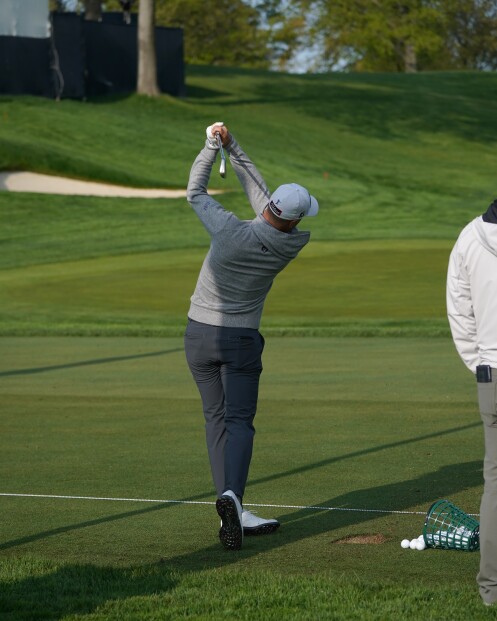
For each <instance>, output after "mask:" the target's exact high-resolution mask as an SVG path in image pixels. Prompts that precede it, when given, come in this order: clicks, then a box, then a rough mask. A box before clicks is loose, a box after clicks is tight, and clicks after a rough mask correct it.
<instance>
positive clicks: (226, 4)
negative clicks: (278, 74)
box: [157, 0, 270, 68]
mask: <svg viewBox="0 0 497 621" xmlns="http://www.w3.org/2000/svg"><path fill="white" fill-rule="evenodd" d="M157 23H158V24H161V25H163V26H175V27H180V28H183V29H184V42H185V60H186V61H187V62H188V63H191V64H208V65H216V66H223V65H225V66H226V65H232V66H239V67H260V68H268V67H269V65H270V50H269V46H268V42H269V32H268V31H267V30H264V29H262V28H261V27H260V14H259V12H258V11H257V9H256V8H254V7H252V6H249V5H248V4H247V3H245V2H242V0H157Z"/></svg>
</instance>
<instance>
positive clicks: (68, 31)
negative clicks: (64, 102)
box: [51, 13, 86, 99]
mask: <svg viewBox="0 0 497 621" xmlns="http://www.w3.org/2000/svg"><path fill="white" fill-rule="evenodd" d="M52 25H53V39H52V46H51V57H52V62H51V69H52V83H53V96H55V97H65V98H70V99H83V98H84V97H86V86H85V81H86V60H85V40H84V37H83V22H82V21H81V18H80V17H79V15H76V13H70V14H67V15H66V14H65V13H52Z"/></svg>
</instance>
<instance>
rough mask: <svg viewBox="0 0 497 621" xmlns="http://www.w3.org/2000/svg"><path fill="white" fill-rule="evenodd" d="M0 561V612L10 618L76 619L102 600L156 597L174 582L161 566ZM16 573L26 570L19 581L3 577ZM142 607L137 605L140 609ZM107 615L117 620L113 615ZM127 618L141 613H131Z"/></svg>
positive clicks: (112, 602) (114, 601)
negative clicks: (27, 574) (2, 576)
mask: <svg viewBox="0 0 497 621" xmlns="http://www.w3.org/2000/svg"><path fill="white" fill-rule="evenodd" d="M2 564H3V565H4V567H2V566H1V565H0V571H2V570H3V571H2V573H3V574H4V575H5V574H7V579H6V580H5V581H4V580H1V581H0V611H1V612H0V616H1V618H2V619H12V620H15V621H28V620H29V621H35V620H38V619H40V620H41V619H51V620H56V619H63V618H66V617H67V615H77V616H78V618H79V615H84V614H90V613H92V612H94V611H95V610H96V609H97V608H98V607H100V606H104V605H105V604H107V605H110V606H111V607H113V606H114V605H117V606H119V604H120V603H121V602H125V601H126V600H128V598H132V597H137V596H147V595H150V596H152V595H155V596H157V595H159V596H160V595H162V594H165V593H167V592H169V591H171V590H172V589H173V588H174V587H175V586H176V584H177V581H178V579H177V576H176V577H175V576H174V575H173V574H172V571H171V569H170V568H168V567H166V566H164V565H162V564H154V565H145V566H141V567H129V568H115V567H97V566H95V565H57V564H56V563H48V562H44V561H37V560H36V559H25V560H23V561H21V562H19V561H15V560H8V561H5V562H4V563H2ZM20 572H31V576H30V577H28V578H22V579H20V580H19V579H18V580H15V579H12V577H10V576H9V574H10V573H12V574H13V575H17V576H18V575H19V573H20ZM142 605H143V603H139V604H138V606H139V607H140V608H141V606H142ZM114 612H115V610H114ZM128 612H129V611H128ZM136 612H138V611H136ZM103 614H104V616H105V613H103ZM99 618H101V617H99ZM105 618H106V617H105ZM113 618H120V617H119V613H118V615H117V616H114V617H113ZM126 618H129V617H126ZM133 618H137V619H138V618H142V617H141V616H140V615H138V614H137V616H136V617H133Z"/></svg>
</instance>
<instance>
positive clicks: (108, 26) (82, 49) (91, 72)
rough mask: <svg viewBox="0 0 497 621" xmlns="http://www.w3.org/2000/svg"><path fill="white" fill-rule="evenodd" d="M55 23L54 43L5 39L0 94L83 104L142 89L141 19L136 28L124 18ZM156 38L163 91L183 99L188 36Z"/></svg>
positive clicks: (164, 31)
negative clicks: (73, 100)
mask: <svg viewBox="0 0 497 621" xmlns="http://www.w3.org/2000/svg"><path fill="white" fill-rule="evenodd" d="M0 1H1V0H0ZM51 19H52V26H53V28H52V37H51V38H48V39H28V38H22V37H0V93H10V94H31V95H43V96H46V97H62V98H76V99H80V98H84V97H87V96H93V95H102V94H114V93H127V92H133V91H135V90H136V84H137V68H138V43H137V35H138V33H137V20H136V16H134V17H133V19H132V20H131V23H130V24H126V23H125V22H124V20H123V17H122V14H121V13H110V14H105V13H104V14H103V19H102V21H101V22H92V21H85V20H84V19H83V18H82V17H81V16H80V15H77V14H76V13H52V16H51ZM155 39H156V41H155V48H156V55H157V81H158V84H159V88H160V90H161V92H163V93H168V94H170V95H173V96H183V95H184V94H185V70H184V61H183V31H182V29H180V28H156V30H155Z"/></svg>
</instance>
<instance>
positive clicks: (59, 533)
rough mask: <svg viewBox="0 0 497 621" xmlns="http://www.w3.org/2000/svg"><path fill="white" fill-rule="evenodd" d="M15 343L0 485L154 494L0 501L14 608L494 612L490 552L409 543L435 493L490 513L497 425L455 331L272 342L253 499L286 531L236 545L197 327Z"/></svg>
mask: <svg viewBox="0 0 497 621" xmlns="http://www.w3.org/2000/svg"><path fill="white" fill-rule="evenodd" d="M0 345H1V348H2V357H1V360H0V383H1V391H2V402H3V407H2V419H1V434H0V438H1V439H0V481H1V486H0V487H1V489H0V492H3V493H19V494H23V493H24V494H56V495H73V496H96V497H110V498H128V499H133V498H136V499H140V498H141V499H155V500H156V502H152V503H138V502H133V501H131V500H129V501H123V502H118V501H110V500H107V501H106V500H82V499H79V500H78V499H72V500H71V499H50V498H26V497H9V496H5V497H0V498H1V505H2V515H3V518H2V541H1V542H0V581H1V588H0V603H1V609H2V610H3V611H4V618H6V619H42V618H54V619H55V618H56V619H73V618H76V617H77V618H81V617H82V618H85V619H86V618H88V619H113V618H115V619H118V618H120V619H133V618H140V619H162V618H167V619H174V618H178V617H179V618H182V617H185V616H191V617H192V618H196V619H204V618H205V619H214V618H225V617H230V616H232V615H233V614H234V611H236V614H237V616H239V617H240V618H244V619H248V618H251V617H252V618H253V617H254V615H255V616H256V617H257V618H261V619H266V618H267V619H277V618H288V619H300V618H304V619H315V618H337V619H342V618H343V619H362V618H365V619H395V618H402V617H403V615H404V614H407V613H408V614H409V615H410V616H411V617H412V618H414V619H427V618H433V619H446V618H451V619H468V618H471V619H480V618H482V619H483V618H488V617H486V616H485V615H484V613H486V611H484V610H483V606H482V604H481V603H480V601H479V597H478V594H477V589H476V586H475V576H476V572H477V568H478V560H479V555H478V553H469V552H468V553H465V552H454V551H453V552H450V551H439V550H427V551H425V552H423V553H419V552H414V551H411V550H407V551H406V550H402V549H401V548H400V545H399V543H400V540H401V539H403V538H405V537H408V538H412V537H416V536H417V535H419V534H420V533H421V532H422V526H423V521H424V517H423V514H424V512H425V511H426V510H427V509H428V507H429V506H430V504H431V503H432V502H433V501H434V500H437V499H440V498H445V497H446V498H450V499H451V500H452V501H453V502H455V503H456V504H457V505H458V506H460V507H462V508H463V509H464V510H466V511H467V512H468V513H470V512H471V513H477V512H478V507H479V498H480V495H481V490H482V461H481V459H482V453H483V442H482V430H481V424H480V422H479V417H478V412H477V406H476V400H475V398H474V385H473V381H472V379H471V376H470V374H469V373H468V372H467V371H466V369H465V368H464V367H463V365H462V364H461V363H460V362H459V361H458V360H457V358H456V356H455V353H454V351H453V348H452V345H451V343H450V342H449V341H448V340H447V339H423V338H418V339H405V338H381V339H360V338H357V339H355V338H350V337H349V338H327V339H318V338H298V337H295V338H277V337H273V338H271V337H269V338H268V339H267V342H266V351H265V354H264V366H265V372H264V374H263V376H262V385H261V395H260V405H259V411H258V414H257V417H256V423H257V424H256V428H257V434H256V440H255V453H254V459H253V465H252V469H251V475H250V480H249V484H248V487H247V491H246V496H245V502H246V504H247V505H249V506H250V505H251V504H253V505H257V504H269V505H276V506H275V507H265V508H263V507H260V508H258V510H259V512H260V514H261V515H264V516H275V517H277V518H278V519H279V520H280V521H281V524H282V526H281V529H280V530H279V531H278V532H277V533H276V534H274V535H272V536H267V537H260V538H247V539H246V541H245V545H244V547H243V549H242V551H241V552H239V553H229V552H226V551H224V550H223V549H222V547H221V545H220V544H219V541H218V539H217V530H218V518H217V515H216V512H215V509H214V506H213V502H214V499H215V496H214V491H213V489H212V483H211V479H210V474H209V468H208V463H207V456H206V451H205V447H204V432H203V421H202V414H201V411H200V402H199V399H198V396H197V394H196V389H195V388H194V384H193V380H192V379H191V377H190V375H189V371H188V369H187V366H186V363H185V360H184V353H183V351H182V340H181V339H180V338H161V339H158V338H103V337H101V338H81V337H80V338H68V337H65V338H53V337H50V338H48V337H45V338H16V337H10V338H2V339H1V341H0ZM161 500H183V501H192V502H193V504H171V503H164V502H160V501H161ZM195 503H198V504H195ZM295 505H303V506H306V505H312V506H315V505H318V506H319V505H321V506H324V507H335V508H336V510H333V511H321V510H312V509H303V508H301V509H299V508H296V507H292V506H295ZM255 508H257V507H255ZM340 509H342V510H340ZM375 510H377V512H376V511H375ZM394 511H399V512H406V513H393V512H394ZM416 511H418V512H420V514H419V515H418V514H413V513H412V512H416ZM391 512H392V513H391ZM355 535H357V536H363V537H367V538H372V542H371V543H365V544H348V543H344V542H343V540H344V539H346V538H348V537H351V536H355ZM445 615H449V616H448V617H447V616H445Z"/></svg>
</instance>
